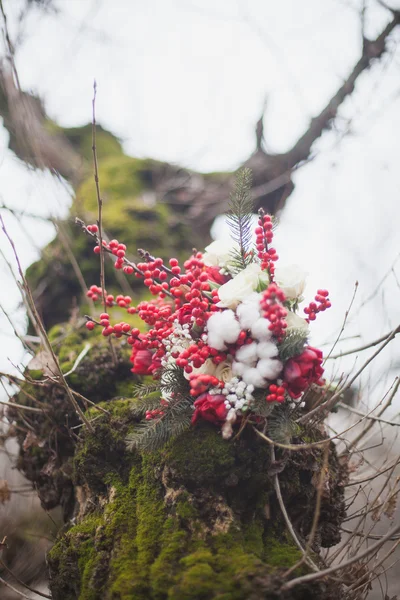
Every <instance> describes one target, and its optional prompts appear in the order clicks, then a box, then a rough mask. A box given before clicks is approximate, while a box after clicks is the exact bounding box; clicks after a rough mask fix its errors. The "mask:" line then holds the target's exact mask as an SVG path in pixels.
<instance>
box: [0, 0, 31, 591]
mask: <svg viewBox="0 0 400 600" xmlns="http://www.w3.org/2000/svg"><path fill="white" fill-rule="evenodd" d="M0 5H1V0H0ZM0 582H1V583H2V584H3V585H5V586H6V587H8V588H10V590H12V591H13V592H15V593H16V594H18V596H21V598H27V600H29V596H26V595H25V594H23V593H22V592H20V591H19V590H17V588H15V587H14V586H12V585H11V583H8V582H7V581H6V580H5V579H3V578H2V577H0Z"/></svg>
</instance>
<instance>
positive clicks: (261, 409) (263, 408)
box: [251, 390, 274, 417]
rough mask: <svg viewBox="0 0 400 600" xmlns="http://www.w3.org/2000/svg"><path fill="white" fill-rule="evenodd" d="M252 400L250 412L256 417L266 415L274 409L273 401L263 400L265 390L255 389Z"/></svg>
mask: <svg viewBox="0 0 400 600" xmlns="http://www.w3.org/2000/svg"><path fill="white" fill-rule="evenodd" d="M253 396H254V402H253V403H252V405H251V412H252V413H254V414H255V415H257V416H258V417H268V416H269V415H270V414H271V413H272V411H273V410H274V403H273V402H267V401H266V400H265V396H266V393H265V390H255V392H254V394H253Z"/></svg>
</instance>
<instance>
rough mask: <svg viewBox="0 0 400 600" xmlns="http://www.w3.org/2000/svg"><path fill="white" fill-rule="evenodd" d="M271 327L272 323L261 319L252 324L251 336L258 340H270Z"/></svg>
mask: <svg viewBox="0 0 400 600" xmlns="http://www.w3.org/2000/svg"><path fill="white" fill-rule="evenodd" d="M269 326H270V322H269V321H268V320H267V319H264V318H263V317H261V318H259V319H257V321H254V323H253V324H252V326H251V335H252V336H253V338H256V339H257V340H262V341H264V340H269V339H271V338H272V331H270V329H269Z"/></svg>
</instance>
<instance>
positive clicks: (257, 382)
mask: <svg viewBox="0 0 400 600" xmlns="http://www.w3.org/2000/svg"><path fill="white" fill-rule="evenodd" d="M242 378H243V381H245V382H246V383H251V384H252V385H254V387H256V388H264V387H266V386H267V382H266V381H265V379H264V378H263V377H262V375H261V373H260V371H259V370H258V369H256V368H255V367H253V368H251V367H247V369H246V370H245V371H244V373H243V375H242Z"/></svg>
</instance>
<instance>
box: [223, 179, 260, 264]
mask: <svg viewBox="0 0 400 600" xmlns="http://www.w3.org/2000/svg"><path fill="white" fill-rule="evenodd" d="M251 184H252V173H251V170H250V169H241V170H240V171H238V173H237V175H236V183H235V189H234V191H233V193H232V194H231V197H230V202H229V211H228V213H227V223H228V226H229V229H230V231H231V237H232V239H233V241H234V242H235V244H237V246H238V248H237V249H235V250H233V252H232V264H233V266H234V269H235V270H236V271H241V270H243V269H245V268H246V267H247V266H248V265H249V264H250V263H251V262H253V257H254V253H253V252H252V251H251V238H252V216H253V209H254V206H253V200H252V197H251Z"/></svg>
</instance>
